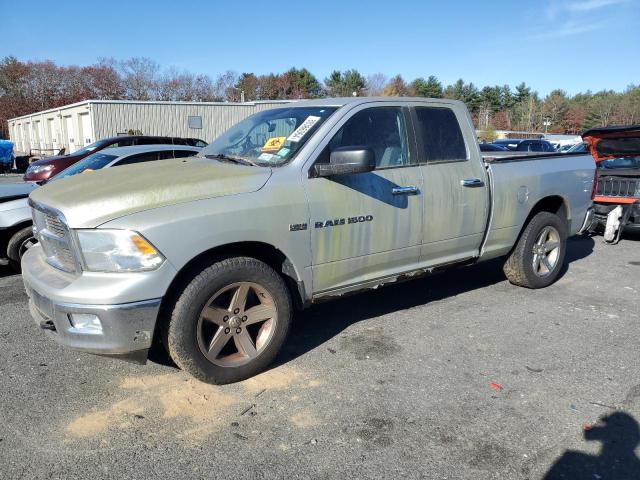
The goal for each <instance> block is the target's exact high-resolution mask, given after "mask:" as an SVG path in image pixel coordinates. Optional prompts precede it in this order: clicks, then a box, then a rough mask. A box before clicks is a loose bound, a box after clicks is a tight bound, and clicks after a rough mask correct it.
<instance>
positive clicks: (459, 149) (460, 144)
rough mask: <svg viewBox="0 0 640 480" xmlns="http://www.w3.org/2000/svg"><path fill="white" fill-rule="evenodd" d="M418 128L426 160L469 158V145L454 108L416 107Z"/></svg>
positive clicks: (448, 160)
mask: <svg viewBox="0 0 640 480" xmlns="http://www.w3.org/2000/svg"><path fill="white" fill-rule="evenodd" d="M414 113H415V116H414V119H415V123H416V130H417V134H418V137H419V139H420V140H421V143H422V146H421V151H422V157H423V159H424V160H425V161H427V162H429V163H431V162H442V161H444V162H451V161H464V160H467V147H466V145H465V143H464V138H463V136H462V130H460V124H459V123H458V119H457V118H456V116H455V114H454V113H453V110H451V109H450V108H442V107H416V108H415V109H414Z"/></svg>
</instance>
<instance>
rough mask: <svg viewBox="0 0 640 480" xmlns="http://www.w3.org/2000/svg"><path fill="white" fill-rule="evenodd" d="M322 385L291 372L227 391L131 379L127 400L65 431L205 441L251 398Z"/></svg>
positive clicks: (124, 385)
mask: <svg viewBox="0 0 640 480" xmlns="http://www.w3.org/2000/svg"><path fill="white" fill-rule="evenodd" d="M321 383H322V382H320V381H319V380H315V379H309V378H308V377H307V375H305V374H304V373H301V372H299V371H297V370H294V369H292V368H289V367H280V368H276V369H273V370H270V371H268V372H265V373H263V374H260V375H258V376H256V377H254V378H251V379H249V380H246V381H244V382H241V383H239V384H237V385H235V386H226V387H220V386H216V385H209V384H206V383H202V382H200V381H198V380H196V379H194V378H191V377H189V376H188V375H187V374H185V373H170V374H167V375H147V376H140V377H127V378H125V379H123V380H122V382H121V383H120V385H119V392H118V395H120V396H121V397H124V398H122V399H121V400H119V401H117V402H116V403H113V404H112V405H111V406H109V407H107V408H104V409H101V410H100V409H94V410H92V411H90V412H89V413H86V414H84V415H82V416H80V417H78V418H76V419H74V420H73V421H72V422H71V423H69V424H67V425H66V426H65V427H64V430H65V433H66V434H67V440H73V439H74V438H77V439H79V438H90V437H98V436H101V435H102V434H104V433H106V432H108V431H109V432H112V433H118V432H120V433H123V432H127V431H129V430H131V431H135V430H137V429H140V428H143V429H144V430H145V431H146V432H147V433H149V434H153V433H158V434H162V433H163V432H166V431H171V432H172V434H173V435H174V436H175V437H178V438H184V439H191V440H202V439H204V438H206V437H207V436H208V435H210V434H212V433H214V432H216V431H219V430H221V429H222V428H224V426H225V425H227V424H229V423H230V421H231V418H230V417H231V416H235V415H237V411H238V409H239V408H240V407H241V406H243V405H244V404H246V403H247V400H248V399H252V400H253V402H260V398H261V396H262V395H264V394H265V393H266V392H269V391H282V390H288V389H295V388H315V387H317V386H319V385H321ZM263 398H264V397H263ZM291 421H292V423H293V424H294V425H296V426H299V427H310V426H314V425H316V424H317V420H316V419H315V418H314V417H313V416H312V415H311V414H309V413H301V414H298V415H294V417H292V419H291Z"/></svg>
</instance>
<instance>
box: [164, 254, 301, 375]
mask: <svg viewBox="0 0 640 480" xmlns="http://www.w3.org/2000/svg"><path fill="white" fill-rule="evenodd" d="M291 311H292V309H291V299H290V296H289V292H288V290H287V287H286V285H285V283H284V281H283V280H282V278H281V277H280V276H279V275H278V274H277V273H276V272H275V271H274V270H273V269H272V268H271V267H269V266H268V265H266V264H265V263H263V262H261V261H259V260H256V259H253V258H247V257H239V258H229V259H226V260H222V261H220V262H217V263H215V264H213V265H211V266H210V267H208V268H206V269H205V270H203V271H202V272H201V273H200V274H199V275H197V276H196V277H195V278H194V279H193V280H192V281H191V282H190V283H189V285H187V287H186V288H185V289H184V291H183V292H182V294H181V295H180V297H179V299H178V301H177V302H176V305H175V307H174V309H173V313H172V315H171V320H170V322H169V325H168V328H167V331H166V343H167V347H168V350H169V354H170V355H171V358H172V359H173V361H174V362H175V363H176V364H177V365H178V366H179V367H180V368H182V369H184V370H186V371H187V372H189V373H190V374H192V375H193V376H195V377H196V378H198V379H200V380H202V381H205V382H208V383H214V384H223V383H230V382H236V381H239V380H243V379H245V378H248V377H251V376H253V375H256V374H257V373H259V372H261V371H262V370H264V369H265V368H266V367H267V366H268V365H269V364H270V363H271V362H272V361H273V359H274V358H275V356H276V355H277V353H278V352H279V350H280V348H281V347H282V344H283V343H284V341H285V339H286V336H287V333H288V331H289V325H290V323H291Z"/></svg>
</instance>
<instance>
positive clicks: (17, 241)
mask: <svg viewBox="0 0 640 480" xmlns="http://www.w3.org/2000/svg"><path fill="white" fill-rule="evenodd" d="M36 242H37V240H36V239H35V238H34V236H33V229H32V228H31V226H28V227H24V228H22V229H20V230H18V231H17V232H16V233H14V234H13V235H12V236H11V238H10V239H9V243H7V258H8V259H9V265H11V268H13V269H14V270H15V271H16V272H19V271H20V260H21V259H22V255H23V254H24V252H26V251H27V249H28V248H30V247H31V246H32V245H33V244H35V243H36Z"/></svg>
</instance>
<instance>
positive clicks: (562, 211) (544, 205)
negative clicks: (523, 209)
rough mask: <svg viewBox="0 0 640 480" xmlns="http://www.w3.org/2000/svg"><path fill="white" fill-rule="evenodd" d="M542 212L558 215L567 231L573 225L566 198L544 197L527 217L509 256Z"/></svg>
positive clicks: (558, 196)
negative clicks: (534, 219)
mask: <svg viewBox="0 0 640 480" xmlns="http://www.w3.org/2000/svg"><path fill="white" fill-rule="evenodd" d="M540 212H549V213H553V214H555V215H558V217H560V218H561V219H562V220H564V222H565V224H566V226H567V229H568V228H569V226H570V224H571V218H570V217H569V212H570V210H569V204H568V202H567V200H566V199H565V198H564V197H562V196H561V195H548V196H546V197H543V198H541V199H540V200H538V201H537V202H536V203H535V204H534V205H533V207H532V208H531V210H530V211H529V214H528V215H527V218H526V219H525V221H524V222H523V223H522V226H521V227H520V231H519V232H518V236H517V237H516V239H515V242H514V243H513V246H512V247H511V249H510V250H509V253H508V254H507V255H511V253H512V252H513V251H514V250H515V248H516V246H517V245H518V242H519V241H520V237H522V233H523V232H524V230H525V228H527V225H529V222H531V219H532V218H533V217H535V216H536V215H537V214H538V213H540Z"/></svg>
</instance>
